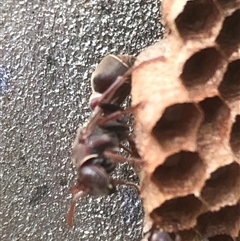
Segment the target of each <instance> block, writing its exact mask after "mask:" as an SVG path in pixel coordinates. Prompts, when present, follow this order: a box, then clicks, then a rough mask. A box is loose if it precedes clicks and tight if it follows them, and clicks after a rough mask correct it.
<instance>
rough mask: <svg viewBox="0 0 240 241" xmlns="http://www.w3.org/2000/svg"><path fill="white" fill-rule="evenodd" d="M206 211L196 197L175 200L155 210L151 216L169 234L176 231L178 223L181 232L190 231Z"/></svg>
mask: <svg viewBox="0 0 240 241" xmlns="http://www.w3.org/2000/svg"><path fill="white" fill-rule="evenodd" d="M204 210H205V207H204V205H203V203H202V202H201V201H200V200H199V199H198V198H196V197H195V196H194V195H188V196H185V197H179V198H174V199H171V200H168V201H166V202H165V203H163V204H162V205H161V206H160V207H158V208H156V209H154V210H153V211H152V213H151V214H150V216H151V217H152V219H153V220H156V222H159V221H158V220H160V223H158V224H159V225H160V226H161V227H163V228H164V229H165V230H166V231H168V232H173V231H174V225H175V223H177V226H178V228H179V230H182V229H189V228H191V227H193V226H194V225H195V224H196V218H197V217H198V215H199V214H200V213H202V212H203V211H204Z"/></svg>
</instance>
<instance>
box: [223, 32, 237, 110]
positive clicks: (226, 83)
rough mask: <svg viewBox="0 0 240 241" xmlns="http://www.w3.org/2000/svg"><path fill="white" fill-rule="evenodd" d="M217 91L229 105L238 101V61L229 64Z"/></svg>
mask: <svg viewBox="0 0 240 241" xmlns="http://www.w3.org/2000/svg"><path fill="white" fill-rule="evenodd" d="M239 29H240V28H239ZM239 31H240V30H239ZM218 89H219V92H220V94H221V96H222V97H223V99H224V100H226V101H227V102H230V104H231V103H232V102H235V101H240V59H237V60H235V61H232V62H231V63H229V65H228V67H227V71H226V72H225V74H224V77H223V80H222V82H221V84H220V86H219V88H218ZM239 108H240V107H239V103H238V109H239Z"/></svg>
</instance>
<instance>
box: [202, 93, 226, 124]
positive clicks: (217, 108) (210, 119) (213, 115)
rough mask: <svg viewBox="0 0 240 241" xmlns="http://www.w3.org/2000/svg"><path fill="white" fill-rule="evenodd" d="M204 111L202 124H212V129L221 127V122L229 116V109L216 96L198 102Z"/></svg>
mask: <svg viewBox="0 0 240 241" xmlns="http://www.w3.org/2000/svg"><path fill="white" fill-rule="evenodd" d="M199 105H200V107H201V108H202V110H203V112H204V120H203V124H209V123H211V124H212V127H211V128H212V129H217V128H222V124H223V123H224V122H225V121H226V119H228V118H229V115H230V110H229V108H228V107H227V106H226V105H225V104H224V102H223V101H222V100H221V99H220V98H219V97H218V96H215V97H211V98H206V99H204V100H203V101H201V102H200V103H199Z"/></svg>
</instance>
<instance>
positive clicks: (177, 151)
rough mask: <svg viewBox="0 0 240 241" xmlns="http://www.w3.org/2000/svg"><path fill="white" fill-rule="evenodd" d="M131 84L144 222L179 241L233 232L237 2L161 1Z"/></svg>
mask: <svg viewBox="0 0 240 241" xmlns="http://www.w3.org/2000/svg"><path fill="white" fill-rule="evenodd" d="M162 7H163V22H164V24H165V26H166V30H167V32H168V34H167V35H166V36H165V38H164V39H163V40H161V41H160V42H159V43H156V44H155V45H153V46H150V47H149V48H147V49H146V50H145V51H143V52H142V53H141V54H140V55H139V56H138V58H137V61H136V69H135V70H134V72H133V76H132V104H133V105H134V104H137V103H139V102H141V103H142V105H141V108H138V109H137V110H136V113H135V136H136V145H137V149H138V151H139V154H140V156H141V158H142V159H143V161H144V165H143V168H142V171H141V173H140V179H141V195H142V199H143V205H144V208H145V214H146V216H147V217H150V218H151V219H152V220H153V221H154V222H155V223H158V224H159V225H160V226H161V227H162V228H163V229H164V230H166V231H167V232H173V231H174V228H173V227H174V225H173V223H177V224H178V229H179V231H180V234H181V235H182V237H183V240H194V236H195V234H196V233H198V234H199V233H201V234H202V235H204V236H206V237H208V238H209V240H211V241H213V240H219V241H220V240H235V239H237V237H238V235H239V230H240V206H239V201H240V2H239V1H237V0H236V1H233V0H232V1H225V0H215V1H211V0H198V1H197V0H195V1H186V0H185V1H180V0H165V1H163V3H162Z"/></svg>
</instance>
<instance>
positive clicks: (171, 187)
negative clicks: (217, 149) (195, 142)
mask: <svg viewBox="0 0 240 241" xmlns="http://www.w3.org/2000/svg"><path fill="white" fill-rule="evenodd" d="M205 172H206V169H205V165H204V163H203V162H202V160H201V158H200V157H199V155H198V153H196V152H186V151H181V152H178V153H175V154H173V155H171V156H169V157H168V158H167V159H166V160H165V162H164V164H162V165H160V166H158V167H157V168H156V169H155V171H154V173H153V175H152V180H153V182H154V183H155V184H156V185H157V186H158V188H159V189H160V190H161V192H162V193H164V194H170V195H172V196H177V195H178V196H184V195H187V194H189V193H192V192H193V190H194V191H195V193H196V192H197V191H198V192H199V191H200V190H201V188H202V186H203V184H204V180H205ZM179 187H181V188H179Z"/></svg>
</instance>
